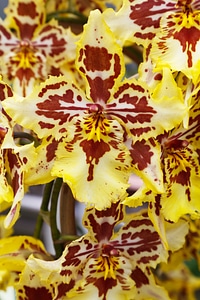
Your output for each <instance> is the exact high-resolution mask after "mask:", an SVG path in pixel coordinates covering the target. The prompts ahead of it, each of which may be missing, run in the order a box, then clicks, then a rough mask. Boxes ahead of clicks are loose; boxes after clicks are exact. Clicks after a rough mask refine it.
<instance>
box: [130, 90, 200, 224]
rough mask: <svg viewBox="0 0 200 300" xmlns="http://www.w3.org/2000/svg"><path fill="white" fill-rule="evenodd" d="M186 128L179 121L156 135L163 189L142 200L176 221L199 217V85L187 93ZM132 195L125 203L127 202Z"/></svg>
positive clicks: (148, 194) (147, 193) (150, 193)
mask: <svg viewBox="0 0 200 300" xmlns="http://www.w3.org/2000/svg"><path fill="white" fill-rule="evenodd" d="M189 102H190V104H191V108H190V112H189V120H188V127H187V128H185V127H184V126H183V124H181V125H179V126H177V127H175V128H174V129H172V130H171V131H168V132H166V133H164V134H161V135H160V136H158V137H157V140H158V141H159V144H160V147H161V157H160V159H161V165H162V169H163V180H164V188H165V192H164V193H162V194H157V196H156V197H155V194H154V193H153V192H152V191H150V190H149V191H146V196H145V200H146V201H150V202H151V200H152V201H153V202H154V200H155V199H156V202H155V206H154V205H153V207H154V209H158V208H159V210H161V213H162V214H163V216H164V218H166V219H167V220H171V221H174V222H176V221H177V220H178V219H179V218H180V217H181V216H184V215H185V214H191V215H192V216H193V217H199V215H200V204H199V193H200V187H199V179H200V170H199V153H200V143H199V128H200V122H199V120H200V119H199V88H197V89H194V91H193V92H192V94H191V97H190V100H189ZM135 197H136V195H133V196H132V197H130V198H129V199H127V201H125V203H127V204H130V205H131V201H133V203H134V200H133V198H135Z"/></svg>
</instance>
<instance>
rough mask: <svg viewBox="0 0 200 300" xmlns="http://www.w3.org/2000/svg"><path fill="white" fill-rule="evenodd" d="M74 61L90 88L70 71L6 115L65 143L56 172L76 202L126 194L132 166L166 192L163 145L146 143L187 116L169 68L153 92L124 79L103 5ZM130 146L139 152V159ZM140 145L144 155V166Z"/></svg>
mask: <svg viewBox="0 0 200 300" xmlns="http://www.w3.org/2000/svg"><path fill="white" fill-rule="evenodd" d="M76 63H77V68H78V69H79V71H80V72H81V74H82V77H83V79H84V80H85V85H86V91H83V90H81V89H79V88H78V87H77V86H75V85H74V83H71V82H69V81H68V80H67V78H66V77H64V76H60V77H58V78H55V77H50V78H49V79H47V80H46V82H45V83H42V84H41V85H40V86H38V87H36V88H35V89H34V91H33V93H32V94H30V95H29V96H28V97H26V98H25V99H21V98H20V99H19V98H18V97H17V96H16V97H13V98H9V99H7V100H5V101H4V102H3V106H4V108H5V109H6V112H7V113H8V114H9V115H10V116H12V118H13V120H15V121H16V122H17V123H19V124H20V125H22V126H23V127H25V128H29V129H31V130H33V131H34V132H36V134H37V135H38V137H39V138H47V137H50V136H53V137H55V139H56V140H57V141H59V144H58V149H57V151H56V152H55V155H56V157H55V163H54V165H53V168H52V176H57V177H62V178H63V179H64V181H65V182H67V183H68V185H69V186H70V187H71V189H72V191H73V194H74V197H75V198H76V199H78V200H80V201H84V202H85V203H93V202H94V196H93V195H94V194H95V195H96V197H95V199H96V202H95V205H96V207H97V208H99V209H102V208H105V207H108V206H109V205H110V203H111V202H112V201H116V199H119V198H120V199H122V198H124V197H125V196H126V195H127V192H126V190H127V188H128V186H129V184H128V179H129V176H130V173H131V172H132V171H133V169H134V168H135V169H137V170H138V172H143V175H144V177H146V178H148V179H147V181H149V180H150V181H151V186H154V185H155V187H154V189H155V190H159V191H162V175H161V172H160V167H159V166H158V168H157V174H156V171H155V170H154V166H153V167H152V165H153V163H152V160H156V157H157V156H156V155H157V147H156V145H154V144H151V146H152V147H150V146H149V144H147V145H146V144H145V140H148V139H150V138H151V137H152V136H157V135H158V134H161V133H162V132H164V130H169V129H171V128H173V127H174V126H175V125H176V124H179V123H180V122H181V121H182V118H183V116H184V114H185V109H186V108H185V105H184V103H183V101H182V96H181V91H180V89H179V88H177V86H176V84H175V81H174V79H173V77H172V75H171V73H170V70H169V69H167V68H166V69H165V71H164V72H163V78H161V80H160V81H159V82H158V85H157V88H156V89H154V90H151V89H149V88H148V86H147V85H146V84H145V83H144V82H142V83H141V82H139V81H137V80H136V79H134V78H131V79H123V78H124V72H125V70H124V69H125V68H124V62H123V55H122V50H121V47H120V46H119V45H118V44H117V42H116V39H115V36H114V35H113V33H112V32H111V31H110V29H109V27H108V26H107V25H106V23H105V22H104V20H103V17H102V14H101V13H100V12H99V11H98V10H95V11H93V12H91V14H90V18H89V21H88V24H87V25H85V30H84V33H83V35H82V37H81V39H80V41H79V43H78V46H77V61H76ZM167 81H168V83H167ZM169 82H170V89H169ZM22 108H23V109H22ZM161 116H162V117H161ZM140 142H141V143H140ZM132 144H133V145H134V152H136V153H137V155H135V158H134V162H133V163H132V160H133V158H132V154H131V152H130V148H131V147H132ZM47 146H48V144H47ZM137 146H138V148H137ZM140 146H141V147H140ZM140 148H142V149H144V152H146V153H145V156H146V161H145V162H144V163H143V164H141V156H140ZM154 149H155V150H154ZM132 164H134V166H132ZM151 167H152V169H151ZM148 168H149V169H151V170H150V171H149V172H148V171H146V169H148ZM159 172H160V173H159ZM149 173H151V174H152V175H153V176H152V177H150V176H149ZM149 178H150V179H149ZM96 181H97V182H98V185H97V183H96Z"/></svg>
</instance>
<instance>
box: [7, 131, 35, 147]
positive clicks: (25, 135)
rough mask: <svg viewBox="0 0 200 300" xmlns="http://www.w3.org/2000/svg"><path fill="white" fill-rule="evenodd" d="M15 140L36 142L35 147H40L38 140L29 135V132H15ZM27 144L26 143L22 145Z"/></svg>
mask: <svg viewBox="0 0 200 300" xmlns="http://www.w3.org/2000/svg"><path fill="white" fill-rule="evenodd" d="M13 136H14V139H21V140H24V139H25V140H28V141H30V142H34V145H35V147H37V146H38V145H39V142H38V140H37V139H36V138H35V137H34V136H32V135H31V134H29V133H28V132H23V131H15V132H14V134H13ZM22 144H25V143H22Z"/></svg>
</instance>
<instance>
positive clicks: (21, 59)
mask: <svg viewBox="0 0 200 300" xmlns="http://www.w3.org/2000/svg"><path fill="white" fill-rule="evenodd" d="M37 61H38V59H37V58H36V56H35V51H34V49H33V48H32V47H31V45H30V42H29V41H26V40H24V41H21V42H20V44H19V45H18V47H17V48H16V49H15V55H14V56H13V57H12V62H14V63H18V65H19V67H20V68H23V69H27V68H31V66H32V65H33V64H35V63H36V62H37Z"/></svg>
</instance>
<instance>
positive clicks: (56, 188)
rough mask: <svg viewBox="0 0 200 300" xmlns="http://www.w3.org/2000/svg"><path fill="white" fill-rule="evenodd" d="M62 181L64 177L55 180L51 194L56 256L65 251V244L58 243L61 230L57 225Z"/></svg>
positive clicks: (51, 225) (51, 217)
mask: <svg viewBox="0 0 200 300" xmlns="http://www.w3.org/2000/svg"><path fill="white" fill-rule="evenodd" d="M62 182H63V181H62V178H57V179H56V180H55V183H54V187H53V192H52V196H51V206H50V227H51V236H52V240H53V243H54V249H55V252H56V258H58V257H60V256H61V254H62V251H63V246H62V245H61V244H59V243H57V241H58V239H59V238H60V231H59V230H58V227H57V207H58V198H59V194H60V189H61V186H62Z"/></svg>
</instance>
